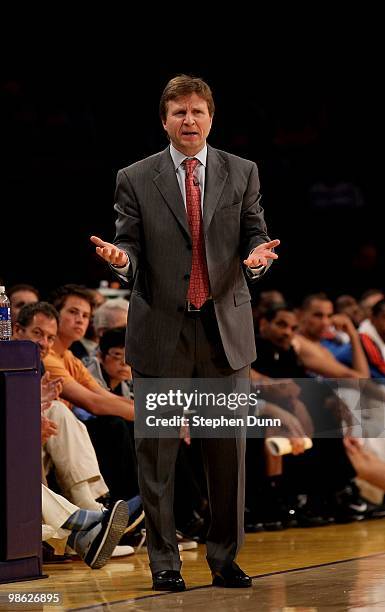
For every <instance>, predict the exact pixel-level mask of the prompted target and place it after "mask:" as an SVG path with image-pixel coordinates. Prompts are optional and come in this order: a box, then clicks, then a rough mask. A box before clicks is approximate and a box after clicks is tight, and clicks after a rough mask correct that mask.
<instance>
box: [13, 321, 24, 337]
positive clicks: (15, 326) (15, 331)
mask: <svg viewBox="0 0 385 612" xmlns="http://www.w3.org/2000/svg"><path fill="white" fill-rule="evenodd" d="M22 329H23V328H22V327H21V325H20V323H17V321H16V323H14V324H13V330H12V331H13V335H14V336H16V337H18V336H20V333H21V331H22Z"/></svg>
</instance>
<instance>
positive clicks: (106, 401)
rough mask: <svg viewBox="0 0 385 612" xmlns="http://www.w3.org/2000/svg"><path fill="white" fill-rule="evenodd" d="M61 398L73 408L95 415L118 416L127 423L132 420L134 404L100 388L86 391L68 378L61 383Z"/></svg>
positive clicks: (85, 388)
mask: <svg viewBox="0 0 385 612" xmlns="http://www.w3.org/2000/svg"><path fill="white" fill-rule="evenodd" d="M61 397H62V398H64V399H65V400H67V401H69V402H71V404H74V405H75V406H79V407H80V408H85V410H88V412H91V413H92V414H95V415H106V414H109V415H114V416H120V417H123V418H124V419H127V420H128V421H133V420H134V402H133V400H129V399H126V398H121V397H118V396H117V395H114V394H113V393H110V392H109V391H107V390H105V389H103V388H102V387H100V390H99V389H97V388H95V390H94V391H91V390H90V389H87V387H84V386H83V385H81V384H80V383H78V382H77V381H76V380H74V379H71V378H68V379H67V380H65V381H64V383H63V391H62V394H61Z"/></svg>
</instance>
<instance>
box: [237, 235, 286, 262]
mask: <svg viewBox="0 0 385 612" xmlns="http://www.w3.org/2000/svg"><path fill="white" fill-rule="evenodd" d="M279 243H280V240H270V242H263V243H262V244H259V245H258V246H257V247H255V249H254V251H252V252H251V253H250V255H249V256H248V258H247V259H245V260H244V261H243V263H244V264H245V266H248V267H249V268H257V267H258V266H267V263H268V261H267V260H268V259H278V255H277V254H276V253H273V251H272V250H271V249H274V247H276V246H278V245H279Z"/></svg>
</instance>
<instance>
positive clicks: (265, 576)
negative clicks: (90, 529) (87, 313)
mask: <svg viewBox="0 0 385 612" xmlns="http://www.w3.org/2000/svg"><path fill="white" fill-rule="evenodd" d="M181 556H182V559H183V566H182V573H183V576H184V578H185V581H186V584H187V588H188V590H187V591H186V592H184V593H172V594H169V593H154V592H153V591H152V590H151V574H150V571H149V568H148V560H147V555H146V554H145V552H141V553H139V554H136V555H133V556H130V557H124V558H119V559H111V560H110V561H109V563H108V564H107V565H106V566H105V567H104V568H103V569H101V570H91V569H89V568H88V567H87V566H86V565H85V564H84V563H83V562H82V561H80V560H75V561H73V562H71V563H69V564H68V563H65V564H57V565H45V566H44V572H45V573H46V574H48V578H47V579H42V580H36V581H31V582H19V583H13V584H3V585H0V599H1V600H2V601H4V599H3V596H4V594H5V593H7V592H12V591H13V592H14V591H17V592H25V593H31V592H36V591H44V592H47V593H60V594H61V597H62V603H61V604H60V605H59V606H47V605H45V606H44V608H43V606H41V607H40V608H39V607H38V608H28V607H23V609H24V610H25V609H41V610H43V609H44V610H100V611H101V610H114V611H117V612H118V611H123V610H138V611H145V610H157V611H162V610H165V611H166V610H167V611H171V610H177V611H183V612H184V611H185V610H188V611H190V610H191V611H194V612H195V611H197V612H198V611H200V610H204V611H205V612H207V609H209V611H210V612H215V611H217V610H218V611H219V610H221V611H227V610H239V611H242V612H247V611H249V610H254V611H258V612H259V611H264V610H283V611H284V612H293V611H295V610H298V611H299V610H301V612H313V611H316V610H326V609H327V610H383V611H384V610H385V519H382V520H377V521H363V522H360V523H353V524H349V525H336V526H334V525H333V526H328V527H320V528H313V529H289V530H287V531H282V532H276V533H265V532H263V533H260V534H247V535H246V538H245V545H244V547H243V549H242V551H241V553H240V555H239V559H238V561H239V564H240V566H241V567H242V568H243V569H244V570H245V571H247V572H248V573H249V574H250V575H251V576H253V578H254V580H253V588H252V589H240V590H238V589H219V588H213V587H211V586H210V582H211V580H210V578H211V576H210V573H209V570H208V568H207V564H206V562H205V547H204V546H202V545H200V546H199V548H198V550H197V551H186V552H183V553H181ZM5 609H7V610H12V609H14V610H16V609H17V608H16V607H14V608H12V607H9V606H8V607H6V606H5V605H4V604H0V610H5ZM19 609H20V608H19Z"/></svg>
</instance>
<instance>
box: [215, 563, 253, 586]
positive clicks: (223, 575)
mask: <svg viewBox="0 0 385 612" xmlns="http://www.w3.org/2000/svg"><path fill="white" fill-rule="evenodd" d="M212 575H213V586H218V587H225V588H228V589H246V588H248V587H251V586H253V585H252V582H251V578H250V576H247V575H246V574H245V572H243V571H242V570H241V568H240V567H238V565H236V564H235V563H233V565H230V566H228V567H224V568H223V569H221V571H220V572H212Z"/></svg>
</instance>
